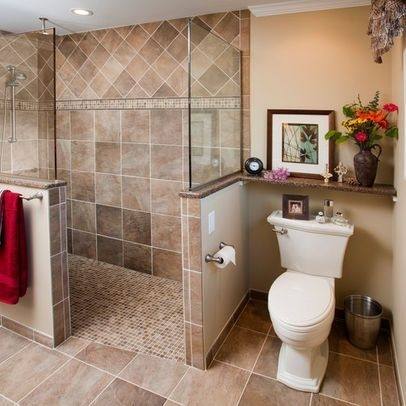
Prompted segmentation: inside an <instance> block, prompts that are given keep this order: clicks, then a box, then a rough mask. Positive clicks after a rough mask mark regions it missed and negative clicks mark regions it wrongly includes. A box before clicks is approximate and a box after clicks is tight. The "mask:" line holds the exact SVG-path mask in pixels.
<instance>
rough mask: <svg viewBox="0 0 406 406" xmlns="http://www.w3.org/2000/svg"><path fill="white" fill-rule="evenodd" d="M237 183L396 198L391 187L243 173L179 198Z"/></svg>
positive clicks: (204, 194)
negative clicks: (268, 177)
mask: <svg viewBox="0 0 406 406" xmlns="http://www.w3.org/2000/svg"><path fill="white" fill-rule="evenodd" d="M239 181H246V182H260V183H269V184H271V185H272V184H274V185H286V186H293V187H297V188H302V189H304V188H307V189H327V190H337V191H342V192H354V193H364V194H371V195H376V196H390V197H396V189H395V188H394V187H393V185H382V184H376V185H374V186H373V187H364V186H357V185H349V184H348V183H339V182H335V181H330V182H329V183H324V181H323V180H318V179H307V178H294V177H291V178H288V179H287V180H286V181H283V182H277V181H271V180H268V179H265V178H264V177H263V176H262V175H258V176H254V175H248V174H247V173H244V172H238V173H235V174H233V175H229V176H226V177H224V178H221V179H218V180H216V181H214V182H210V183H208V184H206V185H203V186H201V187H196V188H195V189H193V190H185V191H183V192H181V193H180V196H181V197H185V198H188V199H203V198H204V197H207V196H209V195H211V194H213V193H215V192H217V191H219V190H221V189H224V188H226V187H227V186H230V185H232V184H234V183H236V182H239Z"/></svg>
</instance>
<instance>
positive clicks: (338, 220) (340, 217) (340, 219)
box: [331, 211, 348, 227]
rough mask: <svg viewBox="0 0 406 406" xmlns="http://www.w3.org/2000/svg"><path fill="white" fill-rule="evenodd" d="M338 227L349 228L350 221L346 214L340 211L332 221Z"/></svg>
mask: <svg viewBox="0 0 406 406" xmlns="http://www.w3.org/2000/svg"><path fill="white" fill-rule="evenodd" d="M331 221H332V222H333V223H334V224H336V225H337V226H342V227H346V226H348V220H347V219H346V218H345V217H344V214H343V213H341V212H340V211H338V212H337V213H336V214H335V216H334V217H333V219H332V220H331Z"/></svg>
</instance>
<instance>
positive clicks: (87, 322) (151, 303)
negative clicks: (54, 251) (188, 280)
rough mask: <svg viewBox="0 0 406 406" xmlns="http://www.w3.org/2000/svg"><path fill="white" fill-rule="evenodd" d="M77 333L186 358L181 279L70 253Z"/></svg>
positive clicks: (108, 341) (81, 336)
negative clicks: (148, 273)
mask: <svg viewBox="0 0 406 406" xmlns="http://www.w3.org/2000/svg"><path fill="white" fill-rule="evenodd" d="M69 273H70V275H69V277H70V294H71V314H72V334H73V335H74V336H76V337H80V338H84V339H87V340H93V341H96V342H99V343H102V344H108V345H112V346H115V347H120V348H123V349H127V350H131V351H135V350H137V351H140V352H143V353H146V354H152V355H157V356H160V357H163V358H169V359H175V360H178V361H184V340H183V302H182V300H183V299H182V298H183V290H182V283H181V282H177V281H172V280H169V279H163V278H158V277H156V276H150V275H147V274H143V273H140V272H136V271H130V270H128V269H125V268H121V267H118V266H115V265H110V264H106V263H103V262H99V261H95V260H91V259H87V258H83V257H79V256H75V255H70V256H69Z"/></svg>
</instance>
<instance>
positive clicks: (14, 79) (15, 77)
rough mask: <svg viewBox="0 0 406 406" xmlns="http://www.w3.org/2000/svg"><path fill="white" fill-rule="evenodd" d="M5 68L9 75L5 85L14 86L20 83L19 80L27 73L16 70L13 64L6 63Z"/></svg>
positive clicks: (25, 76) (25, 77)
mask: <svg viewBox="0 0 406 406" xmlns="http://www.w3.org/2000/svg"><path fill="white" fill-rule="evenodd" d="M7 70H8V71H9V72H10V75H11V77H10V79H9V80H8V81H7V82H6V86H11V87H16V86H19V85H20V81H22V80H26V79H27V75H26V74H25V73H23V72H20V71H18V70H16V67H15V66H13V65H8V66H7Z"/></svg>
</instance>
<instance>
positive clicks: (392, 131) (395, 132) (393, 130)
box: [385, 127, 399, 139]
mask: <svg viewBox="0 0 406 406" xmlns="http://www.w3.org/2000/svg"><path fill="white" fill-rule="evenodd" d="M385 135H386V136H387V137H390V138H396V139H397V138H399V129H398V128H397V127H390V128H389V129H388V130H386V131H385Z"/></svg>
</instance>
